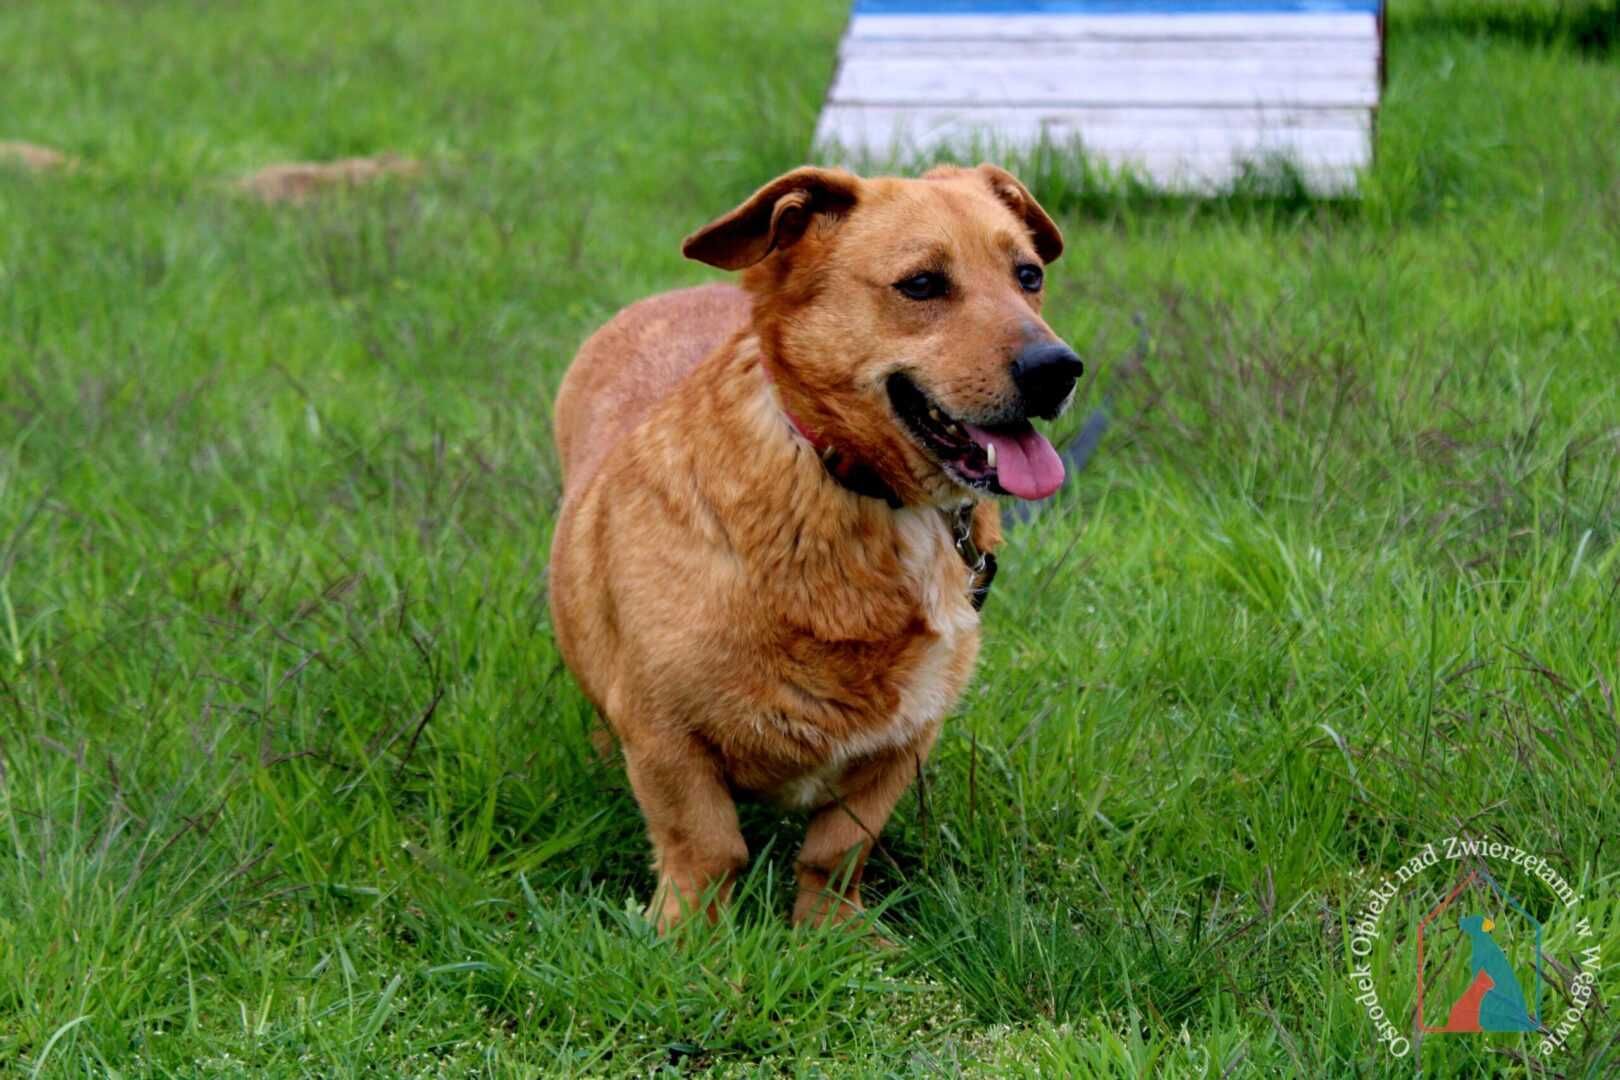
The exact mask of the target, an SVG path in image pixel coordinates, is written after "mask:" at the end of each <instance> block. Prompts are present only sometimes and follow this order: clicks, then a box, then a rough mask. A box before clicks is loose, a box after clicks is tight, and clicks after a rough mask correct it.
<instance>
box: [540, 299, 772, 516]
mask: <svg viewBox="0 0 1620 1080" xmlns="http://www.w3.org/2000/svg"><path fill="white" fill-rule="evenodd" d="M748 312H749V299H748V294H747V293H745V292H743V290H742V289H739V288H737V287H736V286H735V285H729V284H724V285H699V286H697V287H695V288H690V289H677V290H675V291H673V292H667V293H661V294H659V295H658V296H653V297H649V298H647V299H646V300H641V301H638V302H637V303H634V304H631V305H630V306H629V307H627V308H625V309H624V310H623V311H621V312H619V314H618V315H616V316H614V317H613V319H612V320H611V321H609V322H608V323H607V325H605V326H603V327H602V328H601V329H600V330H598V331H597V332H596V333H594V334H592V335H591V336H590V337H589V338H588V339H586V341H585V344H583V345H581V346H580V348H579V353H578V355H576V356H575V357H574V362H573V364H571V365H570V366H569V368H568V374H567V375H566V376H564V378H563V381H562V386H561V387H560V388H559V389H558V391H557V405H556V413H555V416H556V433H557V452H558V454H559V455H560V457H561V459H562V469H563V488H564V491H568V492H572V491H578V490H580V489H582V488H583V487H584V485H585V482H586V481H587V480H589V479H590V477H591V474H592V473H594V472H595V471H596V468H597V466H598V465H600V464H601V463H602V459H603V458H605V457H606V456H607V453H608V451H609V450H611V449H612V448H613V446H614V444H615V443H617V442H618V441H619V440H620V439H622V438H623V437H624V436H625V435H627V434H629V433H630V432H631V431H634V430H635V428H636V426H637V425H639V424H640V423H641V421H642V419H643V418H645V417H646V415H647V414H648V413H649V412H651V411H652V409H653V407H654V406H655V405H657V404H658V402H660V401H662V400H663V399H664V398H665V397H666V396H667V395H668V394H669V392H670V391H671V390H673V389H674V388H675V385H676V384H677V383H679V382H680V381H681V380H682V379H683V378H685V377H686V375H687V373H688V372H690V371H691V370H692V369H693V368H694V367H696V366H697V365H698V363H699V362H700V361H701V360H703V358H704V357H706V356H708V355H709V354H710V353H712V352H714V350H715V349H717V348H719V347H720V346H721V345H722V344H724V343H725V342H726V340H727V339H728V338H730V337H731V336H732V335H733V334H735V333H736V332H737V331H738V330H740V329H742V328H743V326H744V325H745V324H746V323H747V321H748Z"/></svg>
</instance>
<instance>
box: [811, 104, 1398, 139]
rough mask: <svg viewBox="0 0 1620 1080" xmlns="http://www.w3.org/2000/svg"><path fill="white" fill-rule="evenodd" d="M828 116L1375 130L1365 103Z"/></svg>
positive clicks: (930, 122)
mask: <svg viewBox="0 0 1620 1080" xmlns="http://www.w3.org/2000/svg"><path fill="white" fill-rule="evenodd" d="M824 115H827V116H834V117H843V116H849V115H854V116H858V117H860V118H861V120H862V122H863V123H864V124H866V125H867V126H870V127H877V128H882V129H892V128H893V127H894V126H895V124H896V122H897V121H899V120H901V119H902V118H903V119H904V121H905V123H906V124H908V125H911V126H915V127H916V128H918V129H920V130H927V129H929V128H933V127H939V126H946V125H951V124H960V125H963V126H965V127H968V128H971V129H973V130H996V129H998V128H1001V127H1005V126H1014V127H1020V128H1021V127H1023V126H1026V125H1027V126H1029V128H1030V130H1035V131H1038V130H1040V129H1041V127H1051V126H1057V127H1060V128H1063V129H1067V130H1079V131H1084V130H1090V129H1102V128H1125V129H1127V130H1131V129H1136V128H1144V129H1149V130H1160V131H1164V132H1166V134H1167V137H1171V133H1174V132H1177V131H1181V132H1185V131H1186V130H1188V129H1194V130H1198V131H1203V130H1211V129H1224V128H1235V129H1238V130H1240V131H1248V130H1256V129H1262V128H1263V129H1268V130H1269V129H1274V128H1281V129H1286V128H1310V129H1316V130H1324V131H1351V132H1356V133H1358V134H1360V135H1362V136H1363V137H1366V136H1368V135H1369V134H1370V132H1371V130H1372V112H1371V110H1369V109H1365V108H1361V107H1336V108H1325V109H1308V108H1287V107H1278V108H1267V107H1253V106H1243V107H1239V106H1219V107H1214V108H1197V107H1175V106H1159V107H1154V106H1141V107H1136V106H1116V107H1085V106H1080V107H1074V106H1042V107H1038V108H1016V107H1008V106H1001V105H988V106H971V105H957V106H951V105H941V106H937V107H935V106H881V105H880V106H867V105H847V104H838V103H833V104H829V105H828V106H827V109H826V111H825V113H824Z"/></svg>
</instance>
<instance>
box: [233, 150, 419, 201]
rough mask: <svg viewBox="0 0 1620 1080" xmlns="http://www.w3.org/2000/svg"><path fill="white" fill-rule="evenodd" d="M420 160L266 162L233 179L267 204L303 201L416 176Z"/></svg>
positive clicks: (385, 157)
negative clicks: (260, 167)
mask: <svg viewBox="0 0 1620 1080" xmlns="http://www.w3.org/2000/svg"><path fill="white" fill-rule="evenodd" d="M421 171H422V163H421V162H420V161H415V160H413V159H411V158H405V157H400V156H399V155H397V154H377V155H375V156H373V157H353V158H340V159H339V160H337V161H290V162H284V163H282V164H278V165H266V166H265V167H264V168H262V169H260V170H258V171H257V172H254V173H250V174H248V175H247V176H244V177H242V178H241V179H240V180H238V181H237V182H236V186H237V188H238V190H240V191H243V192H245V193H247V194H249V195H252V196H254V197H255V198H258V199H261V200H263V201H264V202H267V203H294V204H297V203H302V202H307V201H308V200H310V199H312V198H315V197H316V196H319V195H322V194H325V193H327V192H331V191H340V190H343V189H346V188H356V187H363V186H365V185H367V184H374V183H376V182H378V181H379V180H382V179H385V178H386V177H390V176H415V175H417V174H418V173H420V172H421Z"/></svg>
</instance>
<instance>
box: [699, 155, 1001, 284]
mask: <svg viewBox="0 0 1620 1080" xmlns="http://www.w3.org/2000/svg"><path fill="white" fill-rule="evenodd" d="M860 182H861V181H860V177H858V176H856V175H855V174H854V173H851V172H845V171H844V170H843V169H820V168H816V167H814V166H805V167H804V168H801V169H794V170H793V171H792V172H790V173H783V174H782V175H781V176H778V177H777V178H776V179H775V180H772V181H771V182H770V183H768V184H766V185H765V186H764V187H762V188H760V189H759V190H758V191H756V192H754V194H753V195H751V196H749V198H748V201H747V202H745V203H743V204H742V205H741V206H739V207H737V209H735V210H733V211H732V212H731V213H729V214H727V215H726V216H724V217H722V218H719V219H717V220H715V221H711V222H710V223H709V224H707V225H705V226H703V228H701V229H699V230H698V231H697V232H695V233H693V234H692V235H691V236H688V237H687V238H686V241H685V243H683V244H682V245H681V251H682V253H683V254H685V255H686V257H687V258H688V259H696V260H697V261H698V262H703V263H708V264H709V265H710V266H718V267H719V268H720V269H722V270H744V269H746V268H748V267H750V266H753V265H754V264H755V263H757V262H759V261H760V260H761V259H763V258H764V257H765V256H767V255H769V254H770V253H771V252H773V251H776V250H777V249H778V248H785V247H788V246H789V245H790V244H792V243H793V242H794V241H795V240H797V239H798V238H799V237H800V236H803V235H804V230H805V228H806V227H807V226H809V224H810V219H811V218H812V217H814V216H815V215H816V214H824V213H838V212H841V211H844V210H847V209H849V208H850V207H851V206H853V205H855V197H856V192H857V189H858V188H859V186H860ZM1017 182H1018V181H1016V180H1014V181H1013V183H1015V184H1016V183H1017Z"/></svg>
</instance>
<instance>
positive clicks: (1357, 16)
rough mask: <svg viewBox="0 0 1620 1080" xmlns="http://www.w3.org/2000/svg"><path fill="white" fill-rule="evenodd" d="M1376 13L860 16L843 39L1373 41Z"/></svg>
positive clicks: (858, 15) (1375, 36)
mask: <svg viewBox="0 0 1620 1080" xmlns="http://www.w3.org/2000/svg"><path fill="white" fill-rule="evenodd" d="M1377 36H1378V19H1377V17H1376V16H1375V15H1370V14H1363V13H1352V14H1332V15H1097V16H1094V17H1090V18H1075V17H1074V16H1073V15H862V14H859V13H857V14H856V15H855V17H854V18H853V19H851V20H850V24H849V31H848V35H847V37H848V39H849V40H851V41H855V40H882V39H900V40H929V39H935V40H938V39H958V40H965V41H994V40H1009V41H1063V40H1076V41H1087V40H1090V41H1112V40H1121V39H1127V40H1129V39H1136V40H1161V41H1175V40H1188V39H1191V40H1210V39H1215V40H1246V41H1252V40H1255V39H1265V40H1271V41H1276V40H1280V39H1288V40H1312V39H1314V40H1321V41H1337V40H1344V39H1351V40H1358V41H1366V40H1369V39H1373V40H1376V38H1377Z"/></svg>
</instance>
